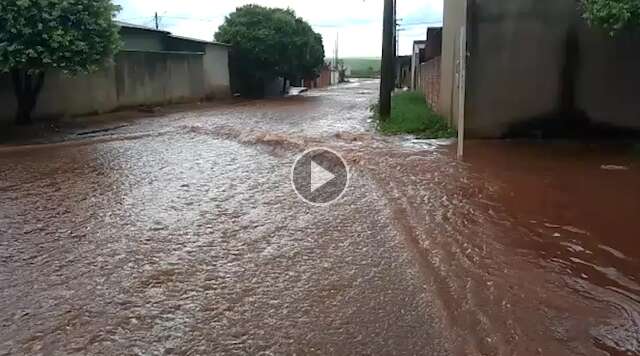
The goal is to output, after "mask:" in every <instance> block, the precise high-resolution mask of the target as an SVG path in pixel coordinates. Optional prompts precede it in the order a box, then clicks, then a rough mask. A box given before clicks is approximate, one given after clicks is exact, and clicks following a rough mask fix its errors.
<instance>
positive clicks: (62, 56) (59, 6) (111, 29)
mask: <svg viewBox="0 0 640 356" xmlns="http://www.w3.org/2000/svg"><path fill="white" fill-rule="evenodd" d="M118 9H119V7H117V6H116V5H114V4H113V3H112V2H111V0H1V1H0V72H11V73H12V77H13V82H14V89H15V92H16V97H17V99H18V111H19V112H18V117H17V120H18V122H19V123H26V122H28V121H30V113H31V111H32V110H33V108H34V106H35V103H36V100H37V96H38V93H39V92H40V89H41V87H42V82H43V80H44V74H45V72H46V71H47V70H49V69H57V70H61V71H63V72H66V73H70V74H77V73H82V72H90V71H93V70H96V69H98V68H99V67H101V66H102V65H104V64H105V62H106V60H109V59H111V57H112V56H113V54H114V53H115V52H116V51H117V50H118V47H119V46H120V40H119V37H118V26H117V25H116V24H115V23H114V21H113V18H114V16H115V14H116V12H117V11H118Z"/></svg>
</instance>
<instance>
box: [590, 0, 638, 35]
mask: <svg viewBox="0 0 640 356" xmlns="http://www.w3.org/2000/svg"><path fill="white" fill-rule="evenodd" d="M582 6H583V8H584V17H585V18H586V19H587V20H588V21H589V23H590V24H592V25H596V26H599V27H602V28H604V29H605V30H607V31H609V33H610V34H611V35H615V34H616V33H618V32H620V31H622V30H624V29H627V28H632V27H638V26H640V0H582Z"/></svg>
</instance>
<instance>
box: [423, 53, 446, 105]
mask: <svg viewBox="0 0 640 356" xmlns="http://www.w3.org/2000/svg"><path fill="white" fill-rule="evenodd" d="M440 62H441V57H436V58H434V59H432V60H430V61H428V62H425V63H421V64H420V69H419V73H418V88H419V90H422V92H423V93H424V96H425V98H426V100H427V103H428V104H429V105H430V106H431V108H433V109H434V110H436V109H437V107H438V100H439V99H440Z"/></svg>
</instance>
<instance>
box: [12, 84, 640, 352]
mask: <svg viewBox="0 0 640 356" xmlns="http://www.w3.org/2000/svg"><path fill="white" fill-rule="evenodd" d="M376 86H377V83H376V82H373V81H361V82H357V83H353V84H350V85H346V86H343V87H340V88H337V89H330V90H320V91H313V92H310V93H307V94H305V95H304V96H303V97H296V98H287V99H274V100H263V101H253V102H246V103H242V104H237V105H229V106H222V107H219V108H215V109H211V110H203V111H194V112H186V113H180V114H174V115H169V116H166V117H162V118H156V119H149V120H140V121H136V122H135V124H132V125H129V126H127V127H124V128H122V129H119V130H116V131H113V132H107V133H98V134H96V135H88V137H83V138H82V139H81V140H71V141H69V142H66V143H62V144H51V145H39V146H28V147H3V148H0V167H2V168H1V170H0V202H1V203H0V208H1V209H0V354H8V355H12V354H43V355H49V354H144V355H156V354H157V355H161V354H165V355H171V354H176V355H210V354H239V355H241V354H247V355H257V354H263V355H269V354H273V355H279V354H428V355H463V354H469V355H481V354H482V355H514V354H518V355H607V354H609V355H636V354H640V284H639V283H640V281H639V280H638V279H639V277H640V266H639V261H640V247H639V246H638V242H637V239H638V238H640V219H639V218H640V214H639V212H640V164H639V163H640V160H639V159H638V157H637V153H633V149H632V148H629V147H627V146H624V145H608V144H576V143H557V142H556V143H545V144H540V143H531V142H526V143H522V142H470V143H469V144H468V147H467V153H468V155H467V157H466V158H465V160H464V161H462V162H461V161H457V160H455V158H454V156H455V154H454V152H453V147H452V146H451V145H448V144H447V143H446V142H432V141H416V140H411V139H410V138H402V137H400V138H389V137H380V136H378V135H376V134H375V133H374V132H373V130H372V128H371V124H370V123H369V122H368V106H369V105H370V104H371V103H372V102H373V101H374V100H375V95H376ZM317 146H325V147H329V148H332V149H333V150H335V151H338V152H340V153H341V154H342V155H343V156H344V157H345V159H346V160H347V161H348V162H349V164H350V165H351V167H352V179H351V186H350V187H349V190H348V191H347V193H346V194H345V195H344V197H343V198H342V200H341V201H339V202H338V203H336V204H335V205H332V206H330V207H324V208H322V207H312V206H308V205H306V204H305V203H303V202H302V201H300V200H298V198H297V196H296V194H295V193H294V192H293V191H292V188H291V184H290V182H289V174H290V169H291V164H292V163H293V161H294V160H295V158H296V157H297V156H298V155H299V154H300V153H302V152H303V151H304V150H305V149H307V148H311V147H317ZM603 165H613V166H624V167H625V168H627V169H626V170H620V169H615V170H606V169H602V166H603Z"/></svg>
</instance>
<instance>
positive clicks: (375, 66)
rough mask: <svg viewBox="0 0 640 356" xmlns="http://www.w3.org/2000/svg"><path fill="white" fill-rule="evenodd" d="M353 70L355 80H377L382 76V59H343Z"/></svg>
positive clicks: (352, 75)
mask: <svg viewBox="0 0 640 356" xmlns="http://www.w3.org/2000/svg"><path fill="white" fill-rule="evenodd" d="M342 61H343V62H344V64H345V65H347V66H349V67H350V68H351V77H353V78H376V77H379V76H380V58H343V59H342Z"/></svg>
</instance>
